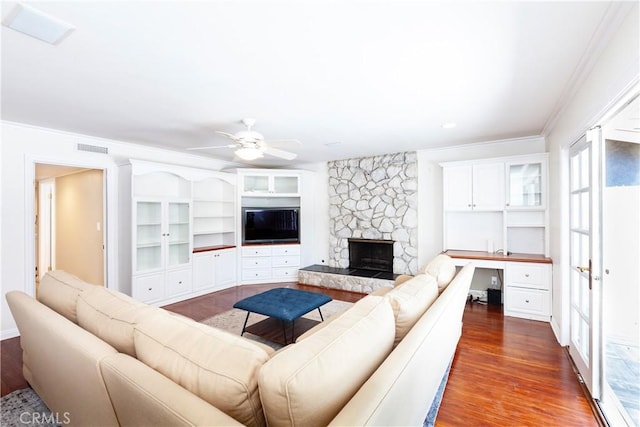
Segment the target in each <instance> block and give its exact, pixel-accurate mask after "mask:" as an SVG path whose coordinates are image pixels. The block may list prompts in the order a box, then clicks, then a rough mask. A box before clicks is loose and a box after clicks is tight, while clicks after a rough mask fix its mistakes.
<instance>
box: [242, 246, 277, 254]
mask: <svg viewBox="0 0 640 427" xmlns="http://www.w3.org/2000/svg"><path fill="white" fill-rule="evenodd" d="M242 256H243V257H245V256H271V246H243V247H242Z"/></svg>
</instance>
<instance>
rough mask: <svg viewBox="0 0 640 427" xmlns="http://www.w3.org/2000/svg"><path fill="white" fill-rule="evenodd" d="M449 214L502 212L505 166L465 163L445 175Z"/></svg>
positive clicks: (501, 164) (445, 172)
mask: <svg viewBox="0 0 640 427" xmlns="http://www.w3.org/2000/svg"><path fill="white" fill-rule="evenodd" d="M442 180H443V183H444V188H445V189H446V191H445V192H444V194H443V201H444V208H445V210H447V211H499V210H502V209H504V163H503V162H498V163H481V164H477V165H473V164H463V165H455V166H450V167H446V168H444V169H443V172H442Z"/></svg>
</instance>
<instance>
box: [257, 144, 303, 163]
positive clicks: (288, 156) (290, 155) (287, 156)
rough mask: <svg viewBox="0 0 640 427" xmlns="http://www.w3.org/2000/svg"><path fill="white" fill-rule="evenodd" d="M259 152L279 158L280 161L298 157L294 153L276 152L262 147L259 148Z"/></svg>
mask: <svg viewBox="0 0 640 427" xmlns="http://www.w3.org/2000/svg"><path fill="white" fill-rule="evenodd" d="M261 150H262V151H263V152H264V153H266V154H269V155H270V156H274V157H280V158H281V159H285V160H293V159H295V158H296V157H298V155H297V154H295V153H291V152H289V151H284V150H278V149H277V148H273V147H269V146H264V147H262V148H261Z"/></svg>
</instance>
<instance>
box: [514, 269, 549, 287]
mask: <svg viewBox="0 0 640 427" xmlns="http://www.w3.org/2000/svg"><path fill="white" fill-rule="evenodd" d="M546 273H547V267H546V266H544V265H540V264H530V263H520V264H508V265H507V277H506V282H507V285H513V284H520V285H525V286H526V287H530V288H535V289H549V280H548V278H547V274H546Z"/></svg>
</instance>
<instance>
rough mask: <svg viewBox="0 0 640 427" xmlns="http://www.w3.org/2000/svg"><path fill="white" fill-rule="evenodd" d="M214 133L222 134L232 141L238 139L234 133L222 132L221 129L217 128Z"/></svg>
mask: <svg viewBox="0 0 640 427" xmlns="http://www.w3.org/2000/svg"><path fill="white" fill-rule="evenodd" d="M216 133H217V134H220V135H222V136H226V137H227V138H230V139H233V140H234V141H236V140H237V139H238V138H236V136H235V135H234V134H231V133H227V132H222V131H219V130H217V131H216Z"/></svg>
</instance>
